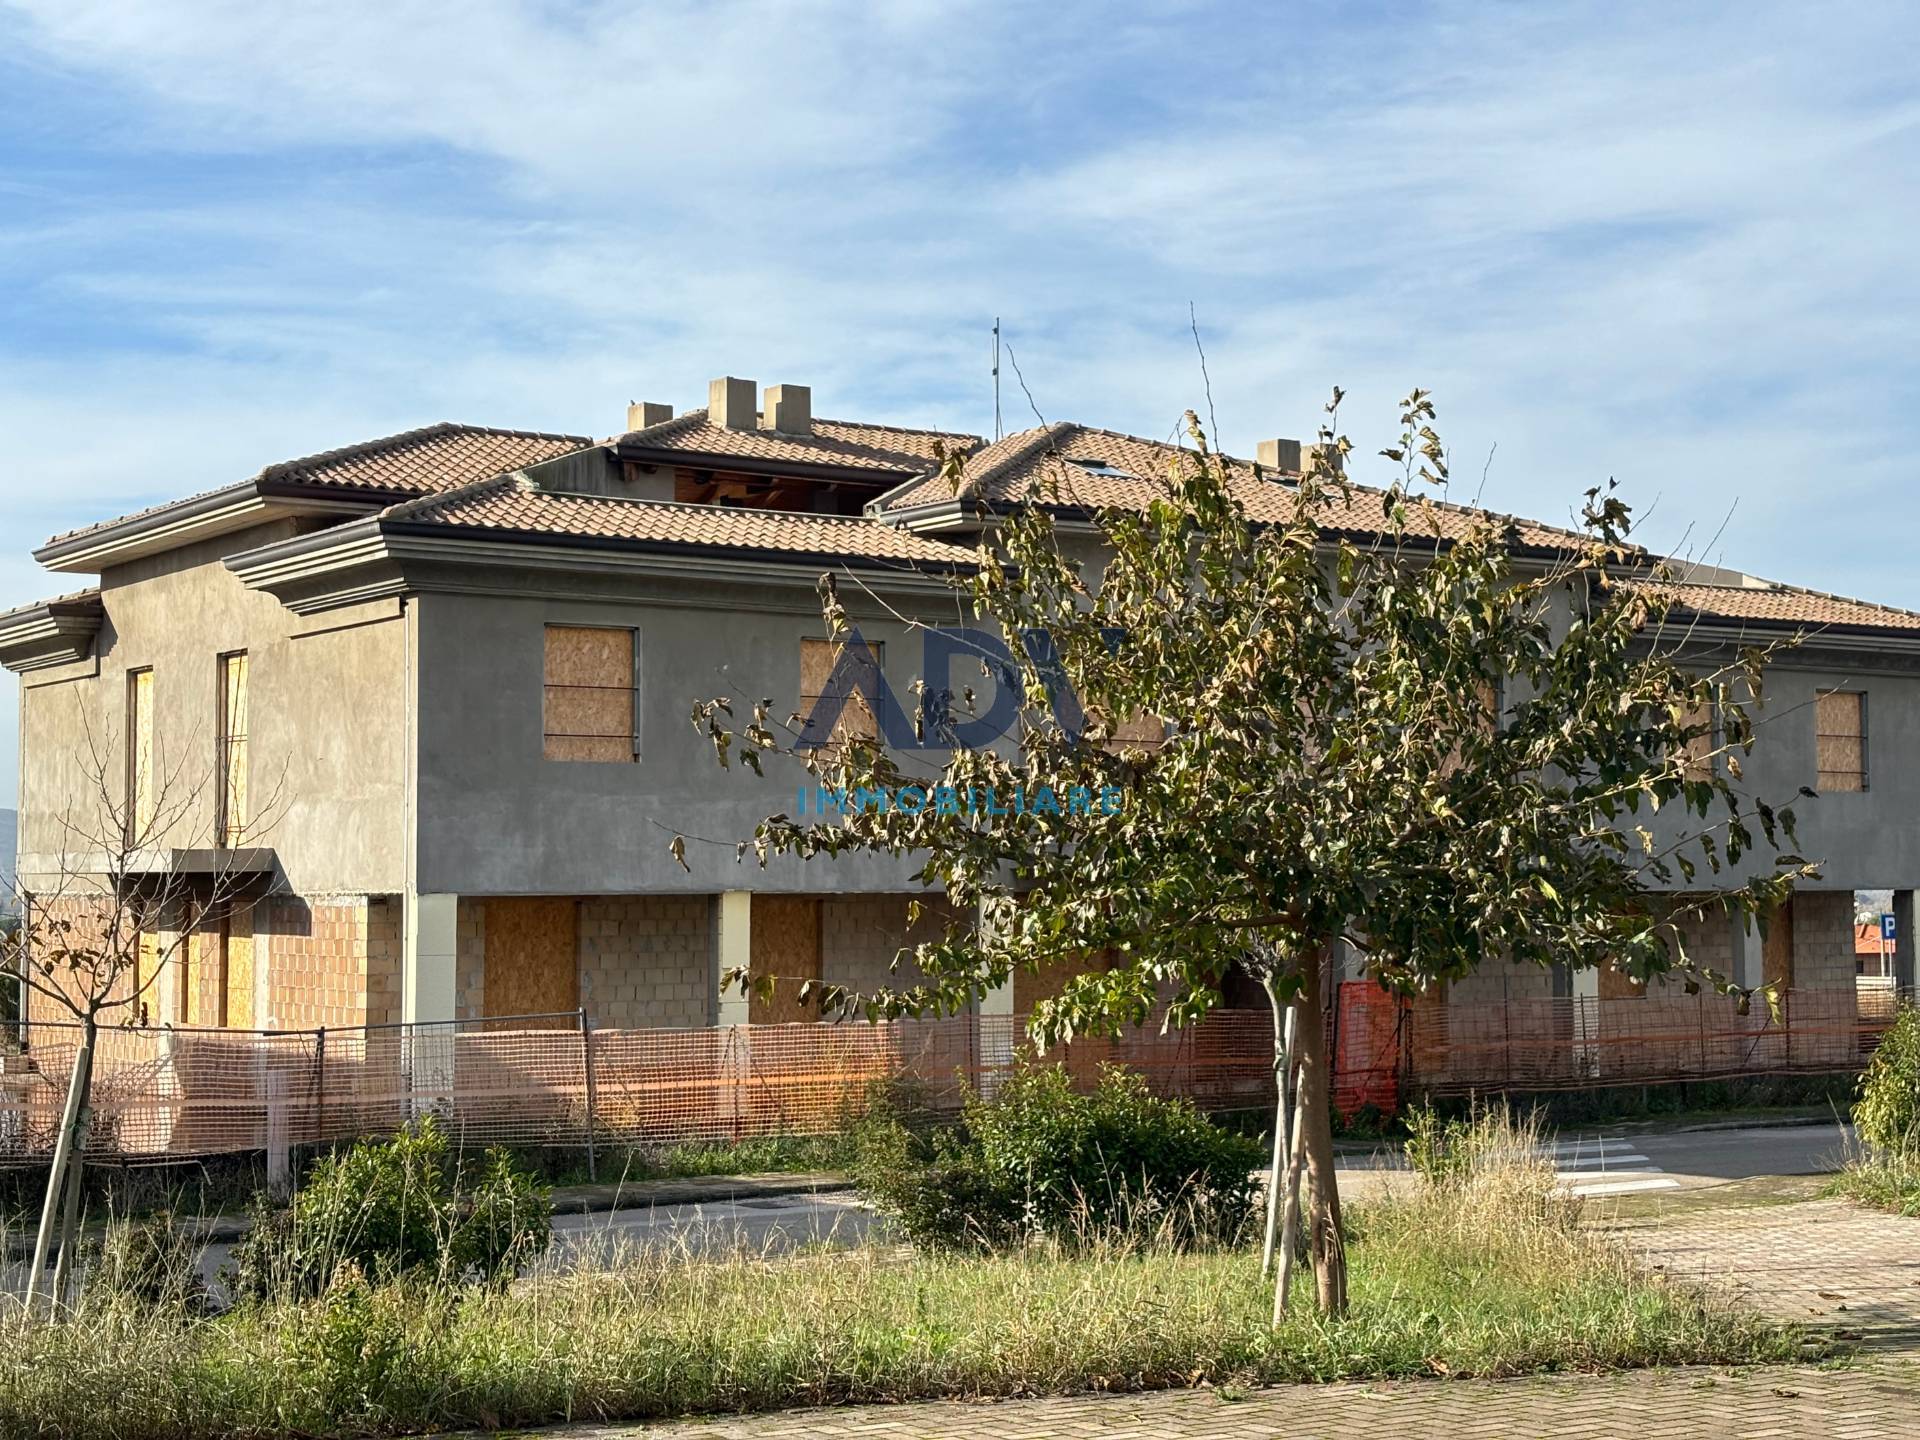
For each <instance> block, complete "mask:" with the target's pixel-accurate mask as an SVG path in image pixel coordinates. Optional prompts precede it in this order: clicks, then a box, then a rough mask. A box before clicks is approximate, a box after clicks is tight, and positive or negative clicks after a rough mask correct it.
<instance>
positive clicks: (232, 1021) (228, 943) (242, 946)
mask: <svg viewBox="0 0 1920 1440" xmlns="http://www.w3.org/2000/svg"><path fill="white" fill-rule="evenodd" d="M222 944H223V946H224V948H225V950H226V962H225V964H223V965H222V966H221V967H220V968H221V971H222V973H223V975H224V977H225V982H226V997H225V998H224V999H223V1000H222V1001H221V1004H220V1023H221V1024H222V1025H225V1026H228V1027H230V1028H232V1029H234V1030H251V1029H253V1028H254V1025H255V1021H254V1014H253V993H254V976H253V911H252V910H251V909H246V908H242V909H236V910H234V911H233V912H232V913H231V914H229V915H228V916H227V923H226V928H225V930H224V932H223V934H222Z"/></svg>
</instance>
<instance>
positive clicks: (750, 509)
mask: <svg viewBox="0 0 1920 1440" xmlns="http://www.w3.org/2000/svg"><path fill="white" fill-rule="evenodd" d="M518 473H519V472H518V471H512V470H510V471H507V472H506V473H504V474H501V475H496V476H494V477H492V479H489V480H483V481H476V482H474V483H473V484H471V485H467V486H463V487H461V488H460V489H459V490H447V491H443V492H442V493H440V494H438V495H424V496H421V497H420V498H419V499H416V500H408V501H404V502H402V504H401V505H396V506H394V507H392V509H393V510H395V511H397V510H400V509H402V508H404V506H407V505H420V504H421V503H422V502H423V501H428V500H448V499H453V498H456V497H458V498H467V497H468V496H470V495H472V494H475V493H477V492H478V491H479V490H480V489H481V488H482V487H484V486H487V485H491V484H494V483H495V482H496V481H500V480H511V479H513V478H514V477H515V475H517V474H518ZM533 493H536V494H539V495H543V496H545V497H547V498H548V499H552V500H596V501H601V502H603V503H605V504H608V505H638V506H644V507H646V508H649V509H653V510H689V511H693V512H696V513H698V514H702V515H711V514H714V513H716V512H718V513H719V514H723V515H770V516H773V517H775V518H777V519H781V520H810V521H818V522H820V523H823V524H829V525H859V526H872V527H874V528H876V529H879V530H895V529H897V528H898V527H897V526H893V525H888V524H886V523H884V522H882V521H879V520H875V519H873V518H872V517H871V516H868V515H821V514H816V513H815V512H814V511H811V510H773V509H769V508H766V507H762V506H754V505H714V504H710V503H705V502H702V501H698V500H650V499H648V498H647V497H646V496H644V495H600V494H596V493H594V492H593V491H590V490H549V489H547V488H546V487H545V486H541V485H536V486H535V487H534V492H533ZM381 513H382V514H387V513H390V512H388V511H383V512H381ZM942 543H945V542H942Z"/></svg>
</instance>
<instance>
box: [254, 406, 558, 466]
mask: <svg viewBox="0 0 1920 1440" xmlns="http://www.w3.org/2000/svg"><path fill="white" fill-rule="evenodd" d="M438 435H504V436H509V437H511V438H513V439H517V440H574V441H578V442H579V443H580V444H581V445H582V446H587V445H591V444H593V443H594V442H593V439H592V437H591V436H586V435H568V434H565V433H562V432H560V431H555V430H514V429H509V428H508V427H506V426H503V425H471V424H468V423H467V422H465V421H462V420H436V421H434V422H433V423H432V424H431V425H418V426H415V427H414V428H413V429H411V430H400V431H396V432H395V433H394V434H392V435H377V436H375V437H374V438H373V439H371V440H356V441H355V442H353V443H352V444H350V445H336V446H335V447H334V448H333V449H331V450H316V451H314V452H313V453H312V454H311V455H296V456H295V457H294V458H292V459H291V460H276V461H274V462H273V463H272V464H271V465H265V466H262V467H261V468H260V470H259V471H258V472H257V473H256V474H255V475H254V476H253V479H254V480H256V481H261V480H277V479H279V478H280V477H281V476H283V475H288V474H292V473H293V472H294V471H297V470H310V469H314V468H316V467H318V466H321V465H330V464H333V463H335V462H337V461H340V460H347V459H353V458H355V457H358V456H362V455H373V454H378V453H379V452H381V451H383V450H392V449H396V448H398V447H399V446H401V445H406V444H411V443H413V442H415V441H418V440H426V439H431V438H432V437H434V436H438Z"/></svg>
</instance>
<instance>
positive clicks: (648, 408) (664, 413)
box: [627, 400, 673, 432]
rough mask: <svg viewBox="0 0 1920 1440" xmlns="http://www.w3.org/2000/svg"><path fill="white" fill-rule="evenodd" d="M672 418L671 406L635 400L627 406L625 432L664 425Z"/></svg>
mask: <svg viewBox="0 0 1920 1440" xmlns="http://www.w3.org/2000/svg"><path fill="white" fill-rule="evenodd" d="M672 418H673V407H672V406H671V405H661V404H657V403H656V402H654V401H652V400H636V401H635V402H634V403H633V404H631V405H629V406H627V430H628V431H629V432H632V431H635V430H645V429H648V428H650V427H651V426H654V425H664V424H666V423H667V421H669V420H671V419H672Z"/></svg>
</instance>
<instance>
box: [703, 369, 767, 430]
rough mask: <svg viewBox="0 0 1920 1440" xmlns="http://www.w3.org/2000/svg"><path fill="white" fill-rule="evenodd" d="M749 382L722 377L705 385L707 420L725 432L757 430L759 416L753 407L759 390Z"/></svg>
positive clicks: (727, 376) (726, 376) (728, 376)
mask: <svg viewBox="0 0 1920 1440" xmlns="http://www.w3.org/2000/svg"><path fill="white" fill-rule="evenodd" d="M759 388H760V387H759V386H757V385H755V384H754V383H753V381H751V380H737V379H735V378H734V377H733V376H731V375H723V376H721V377H720V378H719V379H718V380H714V381H712V382H710V383H709V384H708V385H707V419H709V420H711V421H712V422H713V423H714V424H716V425H718V426H720V427H722V428H723V429H727V430H757V429H759V428H760V416H759V413H758V411H757V410H756V409H755V407H754V399H755V395H756V393H757V392H758V390H759Z"/></svg>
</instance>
